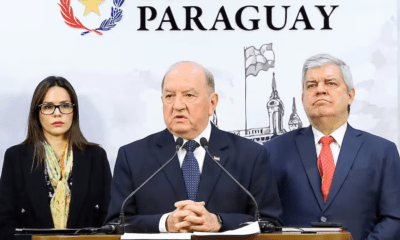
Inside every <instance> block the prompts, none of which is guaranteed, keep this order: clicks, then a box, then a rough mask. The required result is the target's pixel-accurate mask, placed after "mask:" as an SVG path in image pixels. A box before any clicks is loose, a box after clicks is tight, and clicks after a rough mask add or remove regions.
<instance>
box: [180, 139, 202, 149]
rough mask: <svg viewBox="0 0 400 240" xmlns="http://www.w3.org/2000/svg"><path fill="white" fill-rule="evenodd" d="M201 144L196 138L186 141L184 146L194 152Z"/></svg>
mask: <svg viewBox="0 0 400 240" xmlns="http://www.w3.org/2000/svg"><path fill="white" fill-rule="evenodd" d="M199 146H200V145H199V144H198V143H197V142H196V141H195V140H189V141H187V142H186V143H185V145H184V146H183V147H184V148H185V149H186V151H188V152H194V150H195V149H196V148H197V147H199Z"/></svg>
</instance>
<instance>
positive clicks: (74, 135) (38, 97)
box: [23, 76, 96, 166]
mask: <svg viewBox="0 0 400 240" xmlns="http://www.w3.org/2000/svg"><path fill="white" fill-rule="evenodd" d="M55 86H57V87H62V88H64V89H65V90H66V91H67V92H68V94H69V96H70V97H71V102H72V103H73V104H75V107H74V115H73V119H72V124H71V127H70V128H69V129H68V131H67V132H66V133H65V134H64V138H65V139H67V140H68V143H69V146H70V148H75V149H79V150H84V149H85V148H86V147H88V146H91V145H96V144H94V143H91V142H88V141H87V140H86V139H85V137H84V136H83V134H82V132H81V129H80V128H79V104H78V98H77V96H76V93H75V90H74V88H73V87H72V85H71V84H70V83H69V82H68V81H67V80H66V79H65V78H63V77H54V76H50V77H47V78H45V79H44V80H43V81H41V82H40V83H39V85H38V86H37V87H36V89H35V92H34V93H33V97H32V102H31V107H30V110H29V117H28V134H27V136H26V139H25V141H24V142H23V144H33V145H34V149H35V150H34V156H33V159H34V164H35V165H36V166H39V165H43V166H44V165H45V162H46V161H45V159H46V153H45V150H44V147H43V142H46V138H45V136H44V133H43V127H42V125H41V124H40V120H39V108H38V106H39V105H40V104H42V103H43V100H44V97H45V96H46V93H47V91H48V90H49V89H50V88H51V87H55ZM32 166H33V165H32Z"/></svg>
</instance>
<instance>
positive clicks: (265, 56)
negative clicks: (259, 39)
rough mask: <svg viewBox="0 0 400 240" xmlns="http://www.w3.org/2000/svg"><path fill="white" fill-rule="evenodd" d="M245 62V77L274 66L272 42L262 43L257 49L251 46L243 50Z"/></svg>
mask: <svg viewBox="0 0 400 240" xmlns="http://www.w3.org/2000/svg"><path fill="white" fill-rule="evenodd" d="M244 56H245V59H246V60H245V62H246V65H245V66H246V77H247V76H249V75H253V76H257V74H258V72H260V71H261V70H263V71H267V70H268V69H270V68H272V67H274V66H275V53H274V50H272V43H269V44H264V45H262V46H261V47H260V48H259V49H257V48H255V47H253V46H251V47H248V48H246V49H245V52H244Z"/></svg>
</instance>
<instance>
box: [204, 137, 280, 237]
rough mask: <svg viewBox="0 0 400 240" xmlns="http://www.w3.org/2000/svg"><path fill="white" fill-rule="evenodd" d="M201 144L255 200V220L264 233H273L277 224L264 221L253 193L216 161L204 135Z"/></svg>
mask: <svg viewBox="0 0 400 240" xmlns="http://www.w3.org/2000/svg"><path fill="white" fill-rule="evenodd" d="M200 145H201V146H202V147H203V148H204V150H206V152H207V155H208V156H209V157H210V158H211V159H212V160H213V162H214V163H215V164H217V165H218V166H219V167H220V168H221V169H222V170H223V171H224V172H225V173H226V174H227V175H228V176H229V177H230V178H231V179H232V180H233V181H234V182H235V183H236V184H237V185H238V186H239V187H240V188H241V189H242V190H243V191H244V192H245V193H246V194H247V195H248V196H249V197H250V198H251V200H252V201H253V202H254V206H255V207H256V210H255V213H254V220H255V221H256V222H258V224H259V226H260V230H261V232H262V233H271V232H274V231H275V225H274V224H272V223H271V222H269V221H262V220H261V218H260V211H259V209H258V204H257V201H256V199H255V198H254V197H253V195H252V194H251V193H250V192H249V191H248V190H247V189H246V188H245V187H243V185H242V184H240V183H239V181H238V180H236V179H235V178H234V177H233V176H232V175H231V174H230V173H229V172H228V170H226V169H225V168H224V167H223V166H222V165H221V164H220V163H219V162H218V161H216V160H215V159H214V158H213V156H212V155H211V153H210V151H209V150H208V141H207V139H206V138H204V137H202V138H201V139H200Z"/></svg>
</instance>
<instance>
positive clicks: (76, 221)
mask: <svg viewBox="0 0 400 240" xmlns="http://www.w3.org/2000/svg"><path fill="white" fill-rule="evenodd" d="M33 149H34V148H33V145H23V144H20V145H17V146H14V147H11V148H9V149H8V150H7V151H6V153H5V156H4V163H3V171H2V175H1V180H0V233H1V234H0V236H1V235H3V236H2V237H0V239H4V238H3V237H4V235H5V234H6V233H7V236H8V237H9V236H10V235H13V233H14V229H15V228H54V224H53V219H52V216H51V212H50V202H49V198H48V195H49V193H48V188H47V186H46V181H45V176H44V168H43V166H39V167H37V168H35V167H33V169H32V162H33ZM73 156H74V160H73V161H74V163H73V167H72V188H71V203H70V211H69V217H68V222H67V228H82V227H99V226H102V224H103V222H104V220H105V217H106V216H107V208H108V204H109V199H110V197H109V191H110V184H111V170H110V165H109V163H108V160H107V155H106V152H105V151H104V150H103V149H102V148H101V147H99V146H91V147H88V148H87V149H86V150H85V151H78V150H73ZM31 171H32V172H31Z"/></svg>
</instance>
